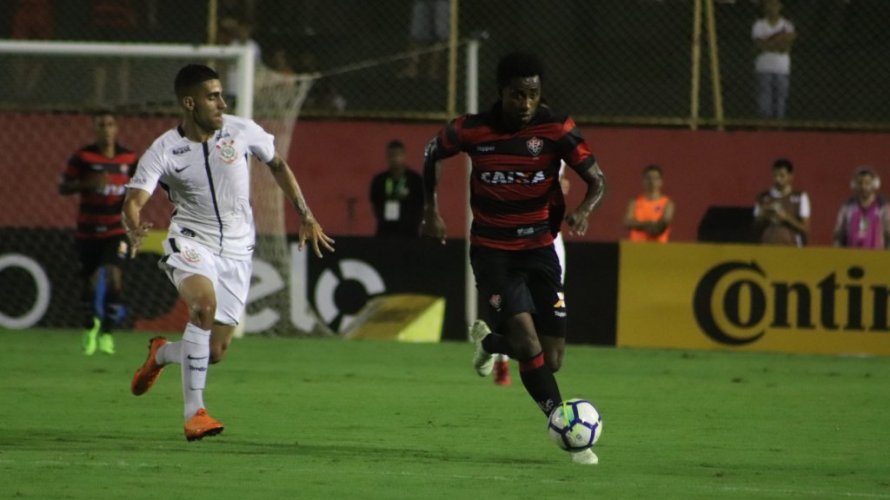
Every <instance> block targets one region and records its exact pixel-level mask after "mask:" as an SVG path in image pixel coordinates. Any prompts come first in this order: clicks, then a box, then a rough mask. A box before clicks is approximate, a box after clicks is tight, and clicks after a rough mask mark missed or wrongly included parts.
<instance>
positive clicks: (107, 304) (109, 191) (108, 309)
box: [59, 111, 137, 355]
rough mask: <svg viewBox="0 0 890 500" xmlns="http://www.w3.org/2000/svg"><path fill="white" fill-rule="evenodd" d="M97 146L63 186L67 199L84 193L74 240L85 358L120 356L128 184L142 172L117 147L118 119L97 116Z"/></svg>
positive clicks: (76, 163)
mask: <svg viewBox="0 0 890 500" xmlns="http://www.w3.org/2000/svg"><path fill="white" fill-rule="evenodd" d="M93 127H94V131H95V134H96V142H95V143H93V144H90V145H88V146H84V147H83V148H81V149H79V150H77V151H76V152H75V153H74V154H73V155H72V156H71V158H70V159H69V160H68V167H67V168H66V169H65V173H64V174H63V175H62V180H61V182H60V183H59V193H61V194H62V195H71V194H80V210H79V212H78V215H77V230H76V232H75V233H74V238H75V240H76V241H77V250H78V253H79V254H80V264H81V268H80V276H81V279H82V289H81V307H82V309H83V311H82V312H83V315H84V324H83V326H84V328H85V332H84V336H83V350H84V354H87V355H92V354H93V353H95V352H96V350H97V349H98V350H100V351H102V352H104V353H106V354H114V338H113V337H112V336H111V333H112V331H113V330H114V327H115V326H116V324H117V323H119V322H120V320H121V319H122V317H123V314H124V306H123V297H122V291H123V272H122V267H121V266H122V264H123V262H124V261H125V260H126V258H127V253H128V246H129V243H128V240H127V231H126V229H124V226H123V224H122V222H121V208H122V207H123V203H124V195H125V194H126V188H125V187H124V186H126V184H127V182H129V181H130V177H131V176H132V175H133V172H134V171H135V169H136V161H137V157H136V153H134V152H133V151H130V150H129V149H127V148H125V147H123V146H121V145H120V144H118V143H117V135H118V126H117V120H116V119H115V117H114V115H112V114H111V113H109V112H106V111H100V112H97V113H95V114H94V115H93ZM102 279H104V290H105V293H104V296H103V297H98V299H99V302H100V303H101V304H102V305H103V306H102V309H101V311H97V310H96V307H95V303H96V299H97V296H96V295H97V288H98V285H99V283H100V280H102Z"/></svg>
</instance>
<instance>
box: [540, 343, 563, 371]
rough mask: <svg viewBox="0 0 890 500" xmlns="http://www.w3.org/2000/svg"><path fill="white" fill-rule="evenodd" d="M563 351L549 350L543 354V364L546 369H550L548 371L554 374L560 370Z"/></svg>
mask: <svg viewBox="0 0 890 500" xmlns="http://www.w3.org/2000/svg"><path fill="white" fill-rule="evenodd" d="M564 354H565V353H564V351H562V350H561V349H550V350H548V351H547V352H545V353H544V363H545V364H546V365H547V368H550V371H552V372H553V373H556V372H558V371H559V369H560V368H562V359H563V356H564Z"/></svg>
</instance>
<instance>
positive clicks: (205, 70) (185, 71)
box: [173, 64, 219, 98]
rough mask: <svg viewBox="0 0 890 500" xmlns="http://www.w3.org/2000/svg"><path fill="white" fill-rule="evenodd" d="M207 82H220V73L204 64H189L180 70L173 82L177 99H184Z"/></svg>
mask: <svg viewBox="0 0 890 500" xmlns="http://www.w3.org/2000/svg"><path fill="white" fill-rule="evenodd" d="M207 80H219V73H217V72H216V71H215V70H214V69H213V68H211V67H209V66H205V65H203V64H187V65H185V66H183V67H182V68H180V70H179V72H178V73H176V79H175V80H173V90H174V91H175V92H176V97H180V98H181V97H184V96H185V95H186V94H188V92H189V91H190V90H191V89H192V88H193V87H194V86H195V85H200V84H202V83H204V82H206V81H207Z"/></svg>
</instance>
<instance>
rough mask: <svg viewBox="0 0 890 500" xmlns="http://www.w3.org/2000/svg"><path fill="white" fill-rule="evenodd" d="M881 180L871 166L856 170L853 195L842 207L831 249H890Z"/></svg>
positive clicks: (888, 212)
mask: <svg viewBox="0 0 890 500" xmlns="http://www.w3.org/2000/svg"><path fill="white" fill-rule="evenodd" d="M880 188H881V178H880V177H878V173H877V172H876V171H875V170H874V169H873V168H872V167H870V166H868V165H863V166H861V167H859V168H857V169H856V171H855V172H854V173H853V178H852V179H851V180H850V189H851V190H852V191H853V196H852V197H851V198H850V199H849V200H847V201H846V202H845V203H844V204H843V205H841V208H840V210H838V213H837V222H836V223H835V226H834V246H836V247H851V248H871V249H881V248H887V247H888V246H890V208H888V206H887V202H886V200H884V198H883V197H882V196H881V195H879V194H878V190H879V189H880Z"/></svg>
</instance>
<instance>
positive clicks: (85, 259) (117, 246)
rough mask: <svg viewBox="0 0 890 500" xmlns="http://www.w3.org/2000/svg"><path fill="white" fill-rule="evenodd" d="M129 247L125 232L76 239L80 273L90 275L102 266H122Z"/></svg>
mask: <svg viewBox="0 0 890 500" xmlns="http://www.w3.org/2000/svg"><path fill="white" fill-rule="evenodd" d="M129 249H130V243H129V241H128V240H127V235H125V234H119V235H116V236H111V237H109V238H101V239H79V240H77V253H78V254H79V255H80V275H81V276H83V277H88V276H92V275H93V273H95V272H96V270H97V269H99V268H100V267H102V266H109V265H110V266H122V265H123V263H124V262H126V260H127V253H128V252H129Z"/></svg>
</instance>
